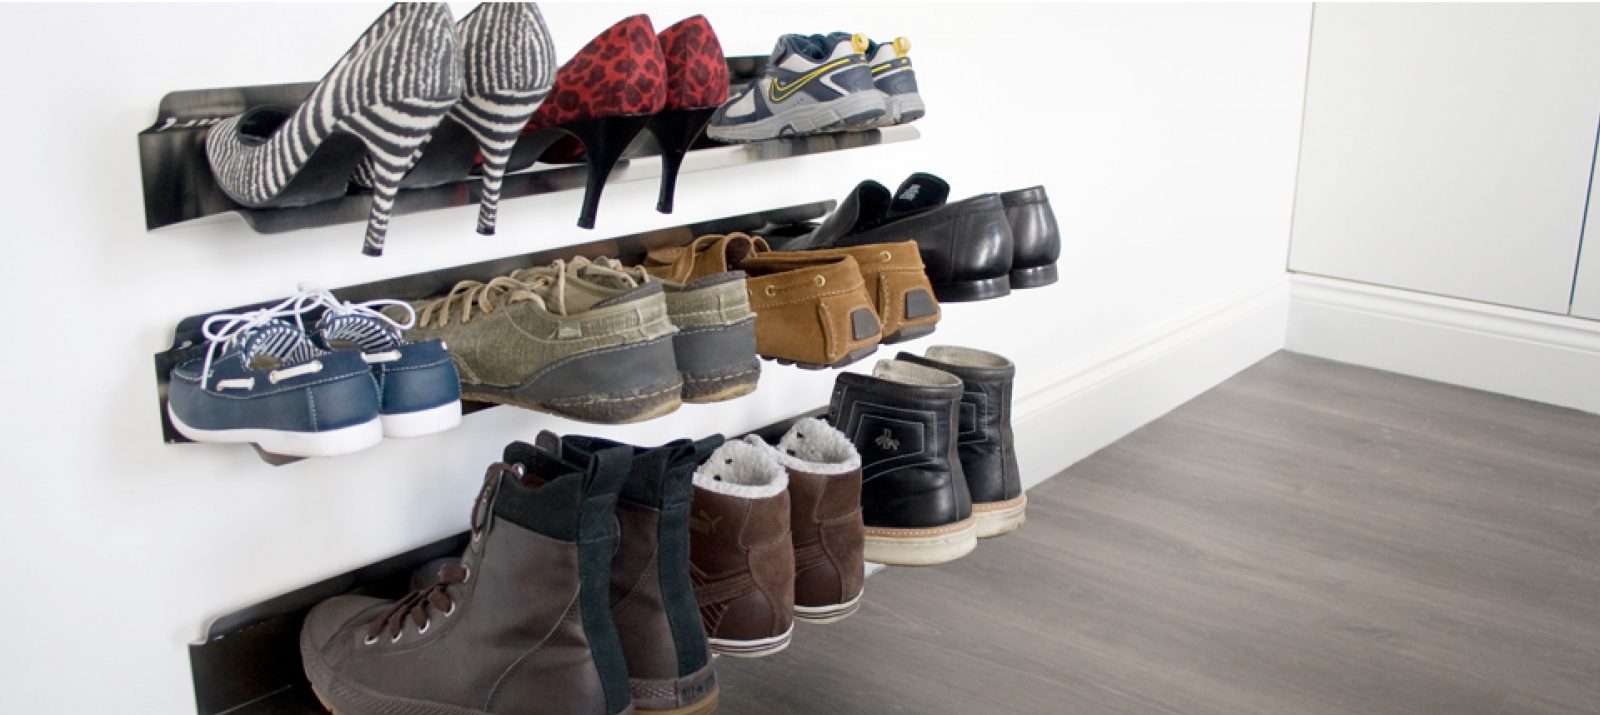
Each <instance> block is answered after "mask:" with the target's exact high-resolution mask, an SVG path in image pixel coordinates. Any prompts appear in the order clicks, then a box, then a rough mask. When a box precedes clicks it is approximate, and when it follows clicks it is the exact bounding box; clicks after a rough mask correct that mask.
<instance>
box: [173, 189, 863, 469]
mask: <svg viewBox="0 0 1600 715" xmlns="http://www.w3.org/2000/svg"><path fill="white" fill-rule="evenodd" d="M834 205H835V204H834V202H833V201H822V202H815V203H809V204H799V205H795V206H789V207H785V208H777V209H770V210H766V211H758V212H754V213H747V214H740V215H736V216H728V217H724V218H720V219H713V220H710V221H702V222H699V223H693V224H685V225H681V226H675V227H671V228H663V229H658V230H655V231H647V232H644V233H637V234H630V235H626V236H619V237H615V238H608V239H602V240H598V241H590V242H588V243H580V244H574V245H569V246H562V247H559V248H552V249H547V250H543V251H535V252H532V253H526V254H521V255H516V256H509V257H506V258H498V259H494V260H489V261H482V262H479V263H473V264H468V265H461V266H452V267H449V268H442V269H439V270H434V271H428V272H426V273H416V274H412V275H407V276H400V277H397V278H390V279H387V280H381V281H375V282H372V283H364V284H361V285H354V286H346V287H340V288H334V289H332V292H333V294H334V295H335V296H337V297H338V298H339V299H340V300H345V301H352V302H364V301H369V300H375V299H398V300H414V299H421V298H427V297H430V296H437V295H441V294H443V293H445V292H448V291H449V290H450V287H451V286H453V285H456V284H457V283H459V282H461V281H466V280H477V281H485V282H487V281H489V280H491V279H493V278H494V277H496V276H503V275H507V274H510V273H511V272H513V271H516V270H518V269H523V268H528V267H531V266H540V265H545V264H548V263H551V262H552V261H556V260H570V259H572V258H574V257H576V256H591V257H593V256H613V257H617V258H619V259H621V260H623V261H624V262H627V263H637V262H638V261H639V260H640V259H641V258H642V257H643V256H644V255H645V254H646V253H647V252H649V251H651V250H655V249H660V248H672V247H680V246H687V245H689V244H690V243H691V242H692V241H693V240H694V239H695V238H696V237H699V236H705V235H709V234H727V233H735V232H754V231H757V230H761V229H763V228H766V229H768V230H771V229H773V228H774V227H778V228H781V227H787V226H797V225H803V224H804V222H807V221H812V220H814V219H818V218H821V217H823V216H825V215H827V214H828V212H829V211H831V210H832V209H833V207H834ZM273 302H276V301H268V302H264V303H257V304H253V305H246V306H237V307H233V308H228V309H223V310H212V311H208V312H205V313H199V314H196V315H191V316H189V317H187V318H184V319H183V320H182V321H180V322H179V323H178V325H177V327H176V328H175V329H174V330H173V340H172V347H170V348H168V349H166V350H163V351H161V352H158V353H156V354H155V356H154V357H155V373H156V385H157V395H158V398H159V404H158V406H157V407H158V411H159V414H160V418H161V430H162V437H163V439H164V441H166V442H167V443H168V444H189V443H192V442H191V440H189V439H188V438H186V437H184V436H183V435H182V434H181V433H179V432H178V430H177V429H176V428H174V427H173V424H172V420H171V418H170V415H169V413H168V408H167V401H168V385H169V382H170V378H171V373H172V368H173V367H174V366H176V365H179V364H181V363H184V362H186V361H191V360H195V359H198V358H201V357H202V356H204V354H205V351H206V338H205V335H204V333H203V331H202V326H203V325H204V324H205V322H206V320H207V319H208V318H211V317H212V316H214V315H218V314H242V313H246V312H248V311H252V310H258V309H261V308H265V307H267V306H269V305H271V304H272V303H273ZM494 406H495V405H493V404H490V403H486V402H473V401H470V400H467V401H463V403H462V412H464V413H472V412H476V411H478V410H483V409H488V408H490V407H494ZM256 451H257V453H258V454H259V455H260V456H261V458H262V459H263V460H265V461H267V462H268V463H270V464H274V465H282V464H287V463H290V462H294V461H297V459H298V458H296V457H288V456H284V455H279V454H273V453H271V452H267V451H265V450H262V449H261V448H260V447H257V448H256Z"/></svg>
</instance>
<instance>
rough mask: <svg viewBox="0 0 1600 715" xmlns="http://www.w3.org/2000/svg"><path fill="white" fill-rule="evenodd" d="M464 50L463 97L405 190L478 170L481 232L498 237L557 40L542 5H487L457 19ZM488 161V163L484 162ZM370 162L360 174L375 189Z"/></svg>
mask: <svg viewBox="0 0 1600 715" xmlns="http://www.w3.org/2000/svg"><path fill="white" fill-rule="evenodd" d="M456 42H457V43H458V44H459V45H460V47H461V59H462V62H461V65H462V70H463V72H462V74H463V87H462V92H461V101H460V102H458V103H457V104H456V106H455V107H454V108H452V109H451V110H450V113H449V114H448V115H446V117H447V121H445V122H442V123H440V124H439V127H438V128H437V129H435V130H434V132H433V138H432V139H430V140H428V143H427V144H426V145H425V146H424V147H423V148H422V149H421V150H420V151H419V155H418V157H417V160H416V164H415V165H414V166H413V167H412V168H411V171H410V172H409V173H407V174H406V175H405V178H403V179H401V180H400V186H401V187H402V188H416V187H426V186H439V185H441V184H448V183H452V182H456V181H461V180H463V179H465V178H467V177H468V176H469V175H471V174H472V171H473V169H474V168H478V169H479V171H480V172H481V174H482V182H481V184H480V189H479V199H478V201H479V209H478V233H481V234H483V235H485V236H492V235H494V229H495V215H496V213H497V211H498V208H499V205H500V185H501V181H502V180H503V179H504V177H505V174H506V162H507V161H509V160H510V159H511V148H512V146H514V145H515V144H516V143H517V136H518V135H519V134H521V132H522V128H523V127H524V126H526V125H527V123H528V118H529V117H531V116H533V112H534V110H536V109H538V108H539V103H540V102H542V101H543V100H544V98H545V95H546V94H548V93H549V91H550V83H551V80H552V78H553V76H554V75H555V45H554V43H552V42H551V41H550V30H549V28H548V27H546V26H545V23H544V16H543V15H541V14H540V12H539V6H538V4H536V3H531V2H526V3H498V2H486V3H483V4H481V5H479V6H478V7H477V8H476V9H474V10H473V11H472V12H470V13H467V16H466V17H463V18H461V22H459V23H457V24H456ZM480 157H481V159H482V163H481V165H480V164H479V159H480ZM369 165H370V164H369V163H363V165H362V170H361V171H358V172H357V173H356V176H355V182H356V183H357V184H358V185H362V186H370V185H371V184H370V181H371V179H370V173H369V172H368V171H367V168H368V166H369Z"/></svg>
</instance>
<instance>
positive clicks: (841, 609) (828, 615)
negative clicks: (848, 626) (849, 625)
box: [794, 593, 861, 625]
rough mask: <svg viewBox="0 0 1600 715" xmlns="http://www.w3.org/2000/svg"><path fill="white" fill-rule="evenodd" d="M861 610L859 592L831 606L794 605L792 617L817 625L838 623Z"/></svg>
mask: <svg viewBox="0 0 1600 715" xmlns="http://www.w3.org/2000/svg"><path fill="white" fill-rule="evenodd" d="M859 610H861V594H859V593H858V594H856V597H855V598H852V599H850V600H849V601H846V602H844V603H838V604H834V605H831V606H795V607H794V617H795V618H798V619H800V620H802V621H805V622H806V623H815V624H818V625H823V624H828V623H838V622H839V621H842V620H844V619H846V618H849V617H851V616H853V615H855V613H856V611H859Z"/></svg>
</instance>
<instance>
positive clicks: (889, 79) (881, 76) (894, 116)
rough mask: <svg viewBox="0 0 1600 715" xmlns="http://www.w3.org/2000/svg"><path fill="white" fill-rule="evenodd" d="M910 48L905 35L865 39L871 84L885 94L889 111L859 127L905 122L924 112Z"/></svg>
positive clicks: (914, 119) (920, 115)
mask: <svg viewBox="0 0 1600 715" xmlns="http://www.w3.org/2000/svg"><path fill="white" fill-rule="evenodd" d="M910 52H911V41H910V40H907V39H906V38H904V37H896V38H894V42H889V43H883V44H880V43H877V42H868V43H867V49H866V56H867V67H868V69H869V71H871V72H872V84H873V86H875V87H877V88H878V91H880V92H883V94H884V96H885V97H886V98H887V102H888V105H889V111H888V112H887V113H886V114H884V115H883V116H881V117H878V118H877V119H873V120H870V121H868V122H867V123H866V124H865V125H862V128H870V127H887V126H892V125H895V124H906V123H909V122H914V121H916V120H917V119H919V118H921V117H922V115H924V114H926V113H927V110H926V108H924V107H923V105H922V95H920V94H918V93H917V75H916V74H915V73H914V72H912V70H911V57H910V56H909V55H910Z"/></svg>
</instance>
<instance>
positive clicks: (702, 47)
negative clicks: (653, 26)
mask: <svg viewBox="0 0 1600 715" xmlns="http://www.w3.org/2000/svg"><path fill="white" fill-rule="evenodd" d="M656 43H657V44H659V45H660V46H661V56H662V58H663V59H664V60H665V61H666V63H667V100H666V103H665V104H664V105H663V106H662V110H661V113H660V114H658V115H656V118H655V120H654V121H652V122H651V123H650V132H651V133H652V134H654V135H655V137H656V143H657V144H660V145H661V194H660V198H659V199H658V200H657V201H656V210H657V211H660V212H661V213H664V214H669V213H672V199H673V194H674V193H675V191H676V187H677V184H678V169H679V168H680V167H681V166H682V165H683V155H684V154H685V153H687V152H688V151H689V147H691V146H693V145H694V141H695V139H696V138H698V137H699V136H700V132H701V130H703V129H704V128H705V126H706V123H707V122H709V121H710V120H711V115H712V114H715V113H716V111H717V107H719V106H722V103H723V102H726V101H728V60H727V58H725V57H723V55H722V42H721V41H720V40H718V39H717V32H716V30H713V29H711V22H710V21H709V20H706V18H705V16H704V15H695V16H694V17H690V18H687V19H684V20H682V21H680V22H679V23H678V24H676V25H673V26H672V27H669V28H667V29H665V30H662V31H661V34H659V35H657V36H656Z"/></svg>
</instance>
